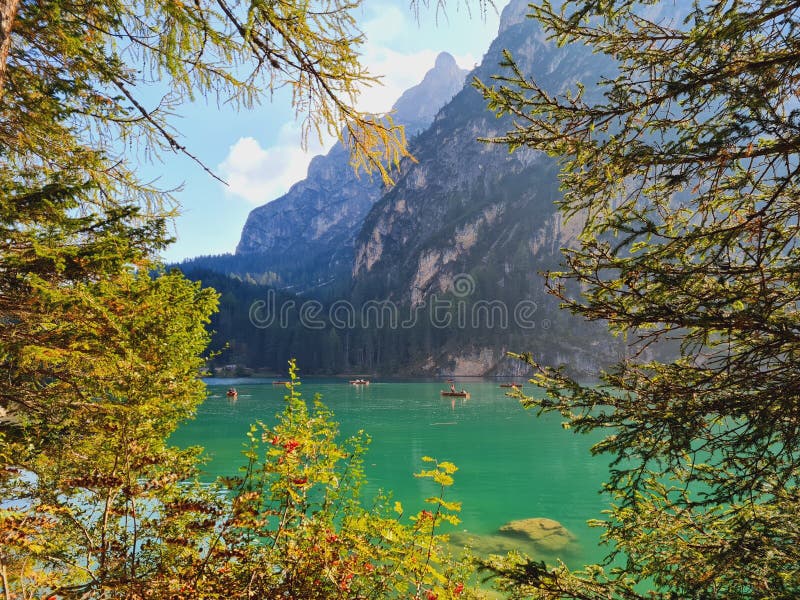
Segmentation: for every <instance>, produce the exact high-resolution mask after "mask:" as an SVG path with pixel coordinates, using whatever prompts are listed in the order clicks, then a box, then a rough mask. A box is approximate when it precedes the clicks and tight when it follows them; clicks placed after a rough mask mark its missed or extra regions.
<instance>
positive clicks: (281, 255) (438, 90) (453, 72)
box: [236, 53, 466, 284]
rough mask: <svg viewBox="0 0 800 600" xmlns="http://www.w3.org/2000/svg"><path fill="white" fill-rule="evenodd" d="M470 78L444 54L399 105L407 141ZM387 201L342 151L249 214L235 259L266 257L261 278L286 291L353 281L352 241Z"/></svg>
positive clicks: (338, 146) (322, 159)
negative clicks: (271, 278) (268, 275)
mask: <svg viewBox="0 0 800 600" xmlns="http://www.w3.org/2000/svg"><path fill="white" fill-rule="evenodd" d="M465 77H466V71H464V70H462V69H460V68H459V67H458V65H457V64H456V62H455V59H454V58H453V57H452V56H451V55H449V54H447V53H442V54H440V55H439V56H438V57H437V59H436V63H435V65H434V67H433V68H432V69H431V70H430V71H428V73H427V74H426V75H425V77H424V79H423V80H422V82H420V83H419V84H418V85H416V86H414V87H413V88H411V89H409V90H407V91H406V92H405V93H404V94H403V95H402V96H401V97H400V98H399V99H398V101H397V102H396V103H395V106H394V108H393V110H394V120H395V122H397V123H400V124H403V125H404V126H405V128H406V135H407V136H408V137H411V136H413V135H415V134H417V133H419V131H421V130H422V129H424V128H425V127H427V126H428V125H429V124H430V123H431V121H432V120H433V118H434V115H435V114H436V112H437V111H438V110H439V109H440V108H441V107H442V105H444V104H445V103H446V102H447V101H448V100H450V99H451V98H452V97H453V96H454V95H455V93H456V92H458V91H459V90H460V89H461V88H462V87H463V85H464V78H465ZM381 193H382V186H381V184H380V182H379V181H377V180H371V179H370V178H369V177H366V176H363V175H362V176H361V177H357V176H356V175H355V173H354V172H353V170H352V168H351V167H350V165H349V162H348V155H347V151H346V150H345V148H344V147H343V146H342V144H341V143H337V144H336V145H334V147H333V148H332V149H331V150H330V152H328V154H327V155H325V156H317V157H315V158H314V159H313V160H312V161H311V164H310V165H309V168H308V174H307V176H306V178H305V179H304V180H303V181H300V182H298V183H296V184H295V185H294V186H292V188H291V189H290V190H289V192H288V193H287V194H286V195H284V196H282V197H280V198H278V199H276V200H273V201H272V202H269V203H267V204H264V205H263V206H260V207H258V208H256V209H254V210H253V211H252V212H251V213H250V215H249V217H248V219H247V222H246V224H245V226H244V229H243V231H242V235H241V239H240V241H239V245H238V246H237V249H236V254H237V255H259V256H261V257H263V265H262V266H263V268H262V269H261V271H273V272H275V273H276V274H277V275H278V277H279V279H282V280H283V282H284V283H286V284H291V283H299V281H298V280H299V279H303V280H304V281H305V282H306V283H308V282H310V281H313V280H314V279H315V275H316V279H317V280H318V282H324V281H325V280H326V279H328V278H330V277H333V276H335V275H336V274H338V273H342V272H343V273H345V275H346V276H347V277H349V272H350V270H351V265H352V256H353V254H352V253H353V240H354V238H355V236H356V234H357V233H358V231H359V230H360V228H361V225H362V223H363V220H364V217H365V216H366V214H367V213H368V211H369V209H370V208H371V207H372V205H373V204H374V203H375V201H376V200H378V198H380V196H381ZM250 258H251V259H252V258H253V256H251V257H250ZM250 262H252V260H251V261H250ZM300 273H302V274H303V275H304V277H303V278H299V277H298V275H299V274H300ZM319 280H322V281H319Z"/></svg>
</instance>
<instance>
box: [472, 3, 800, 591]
mask: <svg viewBox="0 0 800 600" xmlns="http://www.w3.org/2000/svg"><path fill="white" fill-rule="evenodd" d="M533 13H534V16H535V17H536V18H537V19H538V20H539V21H540V22H541V24H542V26H543V27H544V28H545V29H546V31H547V33H548V34H549V36H550V39H551V40H552V41H553V42H554V43H559V44H585V45H587V46H588V47H589V49H591V50H592V51H594V52H597V53H600V54H604V55H606V56H607V57H609V58H610V59H611V60H612V61H613V62H614V64H615V65H616V67H615V68H616V71H615V72H613V73H610V74H608V76H607V78H605V79H602V80H600V81H599V82H598V81H584V82H582V84H576V85H575V86H574V87H572V88H571V89H568V90H564V91H563V93H559V94H553V93H548V92H547V91H546V90H545V89H544V88H543V87H541V86H540V85H538V84H537V82H536V81H534V80H531V79H530V78H529V77H526V75H525V74H524V73H522V72H520V71H519V69H517V68H516V67H515V65H514V61H513V57H511V56H507V57H506V58H507V61H506V64H505V65H504V66H505V71H504V72H503V74H501V75H500V76H498V77H497V78H496V80H495V81H494V82H490V83H485V84H484V83H478V86H479V87H480V89H481V90H482V91H483V93H484V95H485V97H486V99H487V101H488V103H489V106H490V108H491V109H492V110H494V111H496V112H497V113H498V114H510V115H511V116H512V117H513V118H514V123H515V125H514V129H513V130H512V131H509V132H508V133H507V134H506V135H504V136H501V137H498V138H496V139H493V140H491V141H493V142H496V143H501V144H507V145H508V146H509V147H510V148H512V149H513V148H516V147H519V146H529V147H532V148H536V149H539V150H541V151H543V152H546V153H548V154H550V155H553V156H556V157H558V158H559V159H560V161H561V183H562V190H563V198H562V200H561V210H562V211H563V212H564V213H565V214H566V215H568V216H570V217H571V218H574V219H581V220H583V222H584V226H583V232H582V235H581V237H580V240H579V242H578V243H577V244H576V246H575V247H572V248H569V249H566V250H565V263H566V265H565V270H564V271H563V272H560V273H551V274H549V278H548V280H549V286H550V289H551V291H552V292H553V293H555V294H556V295H557V296H559V297H560V298H561V300H562V302H563V303H564V305H565V306H567V307H569V308H570V309H571V310H573V311H574V312H575V313H577V314H579V315H583V316H584V317H586V318H588V319H591V320H602V321H605V322H607V323H608V324H609V327H610V328H611V330H612V331H614V332H616V333H617V334H619V335H621V336H625V337H626V339H627V340H628V342H629V343H630V344H631V346H630V347H631V354H630V356H629V357H628V358H627V359H625V360H624V361H623V362H621V363H620V364H618V365H617V366H616V367H615V368H613V369H610V370H609V371H608V372H606V373H605V374H604V375H603V378H602V382H601V384H600V385H599V386H594V385H591V386H590V385H581V384H579V383H578V382H575V381H571V380H569V379H568V378H566V377H564V376H563V375H562V374H561V373H559V372H558V371H554V370H549V369H541V370H540V374H539V376H538V381H540V382H541V383H542V384H543V385H544V386H545V387H546V388H547V389H548V397H547V398H546V399H539V400H536V399H528V400H527V402H528V404H529V405H531V406H535V407H538V409H539V410H542V411H558V412H560V413H561V414H563V415H564V417H565V419H566V424H567V425H568V426H570V427H572V428H573V429H574V430H577V431H578V432H584V431H589V430H600V431H603V432H606V433H607V436H606V437H605V439H604V440H603V441H602V442H600V443H599V444H598V445H597V446H596V447H595V449H594V450H595V452H602V453H608V454H609V455H610V456H611V458H612V473H611V476H610V480H609V482H608V485H607V488H606V493H607V494H609V496H610V498H611V500H612V506H611V508H610V512H609V514H608V517H607V519H606V520H605V521H604V522H603V523H602V526H603V527H604V528H605V533H604V536H605V539H606V540H607V542H608V543H609V544H610V548H611V554H610V559H609V561H610V562H609V564H607V565H605V567H606V568H605V569H603V568H601V567H599V566H594V567H590V568H588V569H587V570H586V571H585V572H581V573H569V572H568V571H566V570H565V569H563V568H557V569H549V568H545V567H544V566H542V565H537V564H535V563H529V564H528V565H523V566H519V565H518V566H515V567H509V568H508V569H506V571H505V573H506V575H507V576H508V577H509V579H510V580H512V581H516V582H518V583H520V582H521V583H522V584H523V588H524V589H525V590H526V591H527V592H528V593H530V594H531V595H533V596H534V597H539V598H638V597H651V595H652V596H654V597H662V598H670V597H681V598H795V597H797V596H798V594H800V554H798V548H800V543H798V542H800V534H799V533H798V531H800V520H798V516H797V515H798V514H800V512H799V511H800V505H799V504H798V502H799V501H800V489H798V473H800V444H798V442H799V441H800V410H799V407H800V387H798V378H797V373H798V368H799V367H800V362H798V361H799V360H800V337H798V333H799V332H800V313H799V312H798V301H800V249H798V246H797V239H798V237H797V236H798V233H800V230H799V229H798V228H800V204H798V201H797V198H798V195H799V193H800V189H799V188H800V179H798V169H800V156H799V155H798V151H799V150H800V130H799V129H798V123H799V122H800V121H798V120H799V119H800V104H798V94H797V81H798V78H799V77H800V52H799V51H798V47H799V45H800V3H798V2H792V1H786V0H746V1H736V2H730V1H706V2H693V3H691V5H689V4H688V3H687V5H685V6H680V5H675V6H673V5H672V4H671V3H669V4H668V3H655V2H636V1H633V0H616V1H611V2H597V1H594V0H575V1H568V2H564V3H563V6H561V5H558V6H554V5H553V4H552V3H550V2H548V1H543V2H539V3H537V4H536V6H534V7H533ZM594 84H598V85H599V88H596V87H595V86H594ZM594 90H599V91H598V92H595V91H594ZM574 284H577V285H574ZM575 290H579V292H576V291H575ZM670 340H672V341H674V342H676V343H679V345H680V351H679V352H677V356H676V357H674V359H672V360H656V359H654V358H653V356H654V355H655V354H654V353H653V351H654V350H655V349H657V348H659V347H660V346H663V345H664V343H666V342H668V341H670ZM524 359H525V360H527V361H528V362H531V363H532V364H535V360H534V359H533V357H531V356H525V357H524ZM615 560H616V562H614V561H615ZM506 566H507V567H508V565H506ZM648 589H650V590H653V591H652V592H650V593H647V592H645V591H644V590H648Z"/></svg>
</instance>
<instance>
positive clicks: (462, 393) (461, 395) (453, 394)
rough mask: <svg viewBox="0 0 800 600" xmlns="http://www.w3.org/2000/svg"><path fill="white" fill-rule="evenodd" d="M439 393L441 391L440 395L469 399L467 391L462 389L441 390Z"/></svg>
mask: <svg viewBox="0 0 800 600" xmlns="http://www.w3.org/2000/svg"><path fill="white" fill-rule="evenodd" d="M441 393H442V396H447V397H450V398H466V399H467V400H469V392H465V391H463V390H462V391H460V392H446V391H444V390H442V392H441Z"/></svg>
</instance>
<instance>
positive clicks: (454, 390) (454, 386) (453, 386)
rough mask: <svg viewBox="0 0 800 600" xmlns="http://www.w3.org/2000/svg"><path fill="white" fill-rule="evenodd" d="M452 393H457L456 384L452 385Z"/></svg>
mask: <svg viewBox="0 0 800 600" xmlns="http://www.w3.org/2000/svg"><path fill="white" fill-rule="evenodd" d="M450 391H451V392H453V393H454V394H455V393H456V384H455V383H451V384H450Z"/></svg>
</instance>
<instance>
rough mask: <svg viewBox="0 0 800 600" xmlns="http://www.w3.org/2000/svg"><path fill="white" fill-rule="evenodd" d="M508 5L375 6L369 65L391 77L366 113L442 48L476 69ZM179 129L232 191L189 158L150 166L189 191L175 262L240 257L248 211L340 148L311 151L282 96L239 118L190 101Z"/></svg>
mask: <svg viewBox="0 0 800 600" xmlns="http://www.w3.org/2000/svg"><path fill="white" fill-rule="evenodd" d="M505 3H506V2H505V1H504V0H500V1H499V2H497V3H496V8H497V12H496V13H495V11H494V10H493V9H491V8H489V10H488V13H487V14H486V15H485V18H483V17H481V15H480V11H479V9H478V8H477V3H475V2H471V3H470V6H471V8H472V15H471V16H470V15H469V14H468V11H467V9H466V5H465V4H462V3H458V4H456V3H450V4H449V5H448V8H447V14H446V16H445V15H442V14H439V16H438V19H437V17H436V10H435V8H433V7H431V8H430V9H424V8H422V9H421V10H420V23H417V22H416V20H415V17H414V15H413V14H412V12H411V11H410V10H409V7H408V3H407V0H405V1H397V0H380V1H378V0H365V3H364V5H363V6H362V7H361V9H359V12H358V13H357V15H358V18H359V22H360V24H361V26H362V28H363V29H364V31H365V33H366V34H367V43H366V44H365V46H364V48H363V59H364V61H365V63H366V64H367V65H368V66H369V68H370V71H371V72H372V73H373V74H376V75H383V76H384V80H383V83H384V85H383V86H379V87H373V88H369V89H367V90H365V91H364V92H363V93H362V95H361V99H360V108H363V109H364V110H368V111H372V112H383V111H386V110H388V109H389V108H390V107H391V105H392V104H393V103H394V101H395V100H396V99H397V98H398V97H399V95H400V94H401V93H402V92H403V90H405V89H407V88H409V87H411V86H412V85H415V84H416V83H418V82H419V81H420V80H421V79H422V77H423V75H424V74H425V72H426V71H427V70H428V69H430V68H431V67H432V66H433V62H434V60H435V58H436V55H437V54H438V53H439V52H441V51H447V52H450V53H451V54H452V55H453V56H455V57H456V61H457V62H458V63H459V65H460V66H461V67H463V68H467V69H471V68H472V67H473V66H474V65H475V64H476V63H479V62H480V61H481V57H482V56H483V54H484V53H485V52H486V50H487V49H488V47H489V44H490V43H491V41H492V39H494V37H495V35H496V33H497V26H498V21H499V12H500V11H501V10H502V8H503V6H504V5H505ZM437 20H438V23H437ZM175 125H176V126H177V128H178V129H179V130H180V131H181V133H182V136H183V139H182V141H183V142H184V143H185V145H186V146H187V148H188V149H189V151H190V152H192V153H193V154H195V155H196V156H197V157H198V158H200V159H201V160H202V161H203V162H204V163H205V164H206V165H208V166H209V167H211V168H212V169H213V170H214V171H215V172H216V173H217V174H218V175H220V176H221V177H222V178H223V179H225V180H226V181H227V182H228V184H229V185H228V186H224V185H222V184H221V183H219V182H218V181H216V180H214V179H213V178H212V177H211V176H210V175H208V174H207V173H206V172H204V171H203V170H202V169H201V168H200V167H199V166H198V165H197V164H195V163H194V162H192V161H191V160H189V159H187V158H185V157H183V156H178V155H167V156H165V157H164V162H163V163H162V164H157V165H154V166H146V167H143V169H144V170H145V171H146V172H147V173H151V172H153V173H156V174H157V175H158V178H159V179H158V183H159V184H160V185H161V186H162V187H164V186H166V187H178V186H182V189H181V190H180V191H179V192H177V193H176V197H177V198H178V200H179V202H180V216H178V217H177V218H176V220H175V222H174V224H173V227H172V235H173V236H174V237H176V238H177V241H176V242H175V243H174V244H173V245H172V246H171V247H170V248H169V249H167V251H165V252H164V253H163V257H164V259H165V260H166V261H168V262H172V261H178V260H181V259H183V258H187V257H192V256H197V255H200V254H219V253H223V252H232V251H233V250H234V249H235V247H236V244H237V242H238V241H239V234H240V233H241V230H242V226H243V225H244V222H245V220H246V218H247V215H248V213H249V212H250V211H251V210H252V209H253V208H255V207H256V206H260V205H262V204H264V203H266V202H268V201H270V200H274V199H275V198H277V197H279V196H280V195H282V194H284V193H285V192H286V191H287V190H288V189H289V187H290V186H291V185H292V184H293V183H295V182H296V181H299V180H301V179H303V178H304V177H305V173H306V168H307V166H308V162H309V160H310V159H311V158H312V157H313V156H314V155H316V154H320V153H323V152H325V151H326V150H327V148H328V147H329V146H330V145H331V143H332V140H326V141H325V142H323V143H322V144H320V143H319V142H318V141H317V140H314V139H310V140H309V148H308V151H306V152H304V151H303V150H302V149H301V135H300V124H299V122H298V121H297V120H296V119H295V115H294V112H293V110H292V108H291V105H290V102H289V97H288V94H287V93H284V92H283V91H281V90H279V91H278V92H276V93H275V94H274V96H273V97H272V98H267V99H265V100H264V101H263V103H262V105H261V106H259V107H258V108H256V109H254V110H252V111H240V112H238V113H237V112H234V111H233V110H231V109H227V108H225V107H218V106H216V105H215V104H213V103H208V102H206V101H198V102H195V103H191V104H187V105H184V106H183V107H181V110H180V118H178V119H176V121H175Z"/></svg>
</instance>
